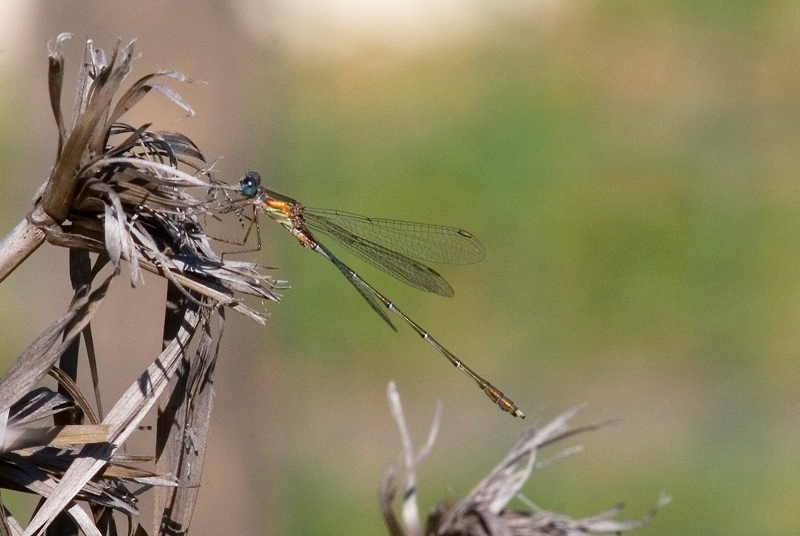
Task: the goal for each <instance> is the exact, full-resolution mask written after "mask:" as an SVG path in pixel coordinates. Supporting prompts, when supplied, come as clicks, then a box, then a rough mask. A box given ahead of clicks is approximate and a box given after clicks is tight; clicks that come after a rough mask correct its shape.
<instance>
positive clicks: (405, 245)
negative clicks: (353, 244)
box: [303, 207, 485, 264]
mask: <svg viewBox="0 0 800 536" xmlns="http://www.w3.org/2000/svg"><path fill="white" fill-rule="evenodd" d="M303 214H304V215H305V216H306V221H309V220H327V221H328V222H331V223H333V224H335V225H336V226H338V227H339V228H341V229H343V230H345V231H347V232H348V233H350V234H351V235H355V236H357V237H360V238H362V239H364V240H366V241H368V242H371V243H374V244H379V245H381V246H384V247H385V248H387V249H391V250H393V251H395V252H397V253H400V254H401V255H404V256H406V257H410V258H412V259H416V260H418V261H423V262H441V263H445V264H471V263H474V262H478V261H480V260H481V259H483V257H484V255H485V252H484V250H483V246H482V245H481V243H480V242H479V241H478V239H477V238H475V237H474V236H472V234H470V233H469V232H468V231H465V230H463V229H457V228H455V227H446V226H443V225H431V224H427V223H415V222H408V221H399V220H389V219H385V218H367V217H365V216H359V215H358V214H351V213H349V212H342V211H339V210H326V209H318V208H308V207H304V209H303ZM334 238H336V237H334ZM342 245H344V244H342Z"/></svg>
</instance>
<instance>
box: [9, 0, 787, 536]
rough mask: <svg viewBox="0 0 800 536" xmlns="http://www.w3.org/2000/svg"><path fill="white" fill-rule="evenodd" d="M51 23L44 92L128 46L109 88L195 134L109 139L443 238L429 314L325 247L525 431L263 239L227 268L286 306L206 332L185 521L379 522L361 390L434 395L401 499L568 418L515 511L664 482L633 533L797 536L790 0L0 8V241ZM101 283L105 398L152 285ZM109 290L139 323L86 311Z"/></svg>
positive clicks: (632, 513) (327, 277)
mask: <svg viewBox="0 0 800 536" xmlns="http://www.w3.org/2000/svg"><path fill="white" fill-rule="evenodd" d="M65 31H68V32H72V33H74V34H75V38H74V39H73V40H72V41H71V42H69V43H68V44H67V46H66V47H65V49H64V51H65V56H66V59H67V71H68V72H71V73H73V74H74V73H75V72H76V71H77V68H78V62H79V61H80V57H81V51H82V44H83V41H84V39H85V38H86V37H90V38H92V39H94V40H95V42H96V44H97V46H100V47H102V48H104V49H106V50H107V51H110V49H111V48H112V47H113V45H114V44H115V43H116V40H117V38H122V40H123V41H124V42H127V41H128V40H130V39H132V38H137V39H138V43H137V50H138V51H139V52H141V53H142V55H143V57H142V59H141V61H140V62H139V64H138V67H137V70H136V71H135V72H134V77H136V76H140V75H143V74H145V73H147V72H150V71H152V70H155V69H159V68H161V69H167V68H169V69H176V70H179V71H181V72H183V73H184V74H186V75H187V76H190V77H192V78H195V79H197V80H203V81H205V82H207V83H208V85H207V86H197V85H186V84H176V83H172V82H168V83H169V84H170V85H171V86H172V87H174V88H175V89H177V90H178V92H179V93H180V94H181V95H182V96H183V97H184V98H185V99H186V100H188V101H189V102H190V103H191V105H192V106H193V107H194V108H195V110H197V112H198V117H196V118H191V119H185V120H183V121H180V122H178V123H176V122H175V120H176V119H177V118H179V117H181V115H182V112H181V111H180V110H179V109H177V108H176V107H175V106H174V105H172V104H171V103H170V102H169V101H168V100H167V99H164V98H162V97H160V96H158V95H153V96H151V97H148V103H147V104H146V105H145V106H144V107H143V109H142V110H140V115H137V116H134V117H129V118H128V120H129V121H130V122H132V123H134V124H137V125H138V124H140V123H141V122H144V121H152V120H153V119H154V118H155V119H156V120H157V124H156V126H157V127H159V128H167V129H175V130H181V131H182V132H184V133H186V134H188V135H189V136H191V137H192V138H193V139H194V140H195V141H196V142H197V143H198V144H199V145H200V146H201V147H202V148H203V149H204V150H205V151H206V152H207V154H208V156H209V157H211V158H217V157H223V159H222V160H221V162H220V164H219V166H218V170H219V173H220V177H221V178H224V179H226V180H228V181H229V182H234V181H236V180H237V179H238V178H239V177H240V176H241V175H242V174H243V173H244V172H245V171H247V170H250V169H255V170H259V171H260V172H261V173H262V175H263V176H264V178H265V181H266V182H267V183H268V187H270V188H272V189H274V190H276V191H279V192H281V193H284V194H286V195H289V196H292V197H295V198H297V199H299V200H300V201H301V202H303V203H305V204H307V205H310V206H319V207H330V208H339V209H342V210H347V211H353V212H358V213H362V214H366V215H371V216H383V217H390V218H399V219H408V220H412V221H426V222H431V223H442V224H450V225H455V226H459V227H462V228H465V229H469V230H471V231H472V232H474V233H475V234H476V235H477V236H478V237H479V238H480V239H481V241H482V242H483V243H484V245H485V247H486V249H487V257H486V259H485V260H484V261H483V262H481V263H480V264H477V265H471V266H462V267H449V266H437V269H440V271H441V272H442V274H443V275H444V276H445V277H446V278H447V279H448V280H449V281H450V282H451V283H452V285H453V287H454V288H455V289H456V296H455V297H454V298H450V299H444V298H440V297H438V296H431V295H424V294H423V293H420V292H417V291H415V290H413V289H410V288H404V286H403V285H402V284H400V283H398V282H397V281H395V280H393V279H392V278H390V277H388V276H385V275H383V274H381V273H377V272H376V270H373V269H372V268H371V267H368V266H364V263H361V262H359V261H357V260H353V259H352V258H351V257H350V256H348V255H345V254H343V255H342V258H343V260H345V261H346V262H348V263H350V264H351V265H352V266H353V267H354V268H355V269H357V270H360V271H361V272H362V273H363V275H364V276H365V277H366V279H367V280H368V281H370V282H371V283H373V284H374V285H375V286H376V287H377V288H378V289H380V290H382V291H383V292H385V293H386V294H387V295H388V296H390V297H391V298H392V299H394V300H395V301H396V303H397V304H398V305H399V307H400V308H401V309H403V310H404V311H406V312H407V313H408V314H409V315H410V316H412V317H413V318H414V319H416V320H417V321H418V322H419V323H420V324H422V325H423V326H425V327H426V328H427V329H429V330H430V331H431V332H432V333H433V335H434V336H435V337H436V338H437V339H438V340H440V341H441V342H442V343H443V344H444V345H445V346H447V347H448V348H449V349H451V350H452V351H453V352H454V353H456V354H457V355H458V356H460V357H462V358H463V359H464V360H465V361H466V362H467V363H468V364H470V365H471V366H473V367H474V368H475V369H476V370H477V371H478V372H480V373H481V374H483V375H485V376H486V377H487V378H488V379H490V380H491V381H493V382H494V383H495V384H496V385H497V386H499V387H500V388H501V389H503V390H504V391H505V392H506V393H507V394H508V395H510V396H511V397H512V398H513V399H514V400H515V401H516V402H517V403H518V404H519V405H520V406H521V407H522V409H523V410H524V411H525V412H526V413H527V414H528V415H529V416H530V417H529V420H528V421H526V422H521V421H519V420H517V419H512V418H510V417H509V416H507V415H505V414H502V413H500V412H499V411H497V409H496V408H493V407H492V406H491V405H490V404H489V403H488V402H487V401H486V400H485V398H484V397H483V395H481V394H480V393H479V392H478V391H477V390H476V389H475V388H474V386H473V385H470V383H469V382H468V380H467V379H466V378H465V377H463V376H462V375H461V374H459V373H458V372H457V371H456V370H454V369H453V368H452V367H451V366H450V365H449V364H447V363H446V361H445V360H444V359H443V358H442V357H441V356H439V355H438V354H436V353H435V352H434V350H433V349H431V348H429V347H428V346H427V345H426V344H424V343H423V342H421V341H419V340H418V338H417V337H416V336H415V335H414V334H413V333H412V332H410V330H408V329H404V327H403V326H399V328H400V331H399V333H397V334H394V333H392V332H391V330H389V329H388V328H386V326H384V325H383V323H382V322H381V321H380V319H379V318H378V317H377V316H376V315H375V314H374V313H373V312H372V311H370V309H369V308H368V307H367V306H366V305H365V304H364V303H363V300H362V299H361V298H360V297H359V296H358V295H357V293H356V292H355V291H354V290H353V289H352V288H351V286H350V285H349V284H348V283H347V282H346V281H345V280H344V279H343V278H342V277H341V275H340V274H339V273H338V272H337V271H336V270H335V269H334V268H333V267H332V266H330V265H329V263H327V262H326V261H324V260H323V259H322V258H321V257H319V256H318V255H314V254H312V253H310V252H308V251H305V250H303V249H302V248H300V247H298V245H297V243H296V242H295V241H294V240H293V239H292V238H291V237H289V236H288V235H287V234H286V233H285V232H284V231H283V230H282V229H280V228H278V227H277V226H275V225H270V222H264V224H265V225H262V239H263V242H264V248H263V251H261V252H260V253H258V254H252V255H251V256H249V257H247V258H253V259H258V260H259V261H261V262H263V263H265V264H269V265H271V266H276V267H278V268H279V269H278V270H276V272H275V276H276V277H278V278H283V279H288V280H289V281H290V284H291V286H292V288H291V290H288V291H286V292H285V296H284V300H283V302H282V303H280V304H273V303H267V304H264V307H265V308H266V310H267V311H268V312H269V313H270V314H271V318H270V321H269V323H268V324H267V326H266V327H261V326H259V325H256V324H254V323H252V322H249V321H248V320H246V319H244V318H241V317H239V316H237V315H234V314H229V316H228V324H227V333H226V336H225V339H224V341H223V355H222V356H221V359H220V362H219V364H218V366H217V376H216V387H217V398H216V408H215V415H214V421H213V423H212V437H211V440H210V447H209V451H208V455H207V462H206V471H205V475H204V484H203V489H202V491H201V494H200V499H199V503H198V511H197V514H196V516H195V518H194V524H193V526H192V533H193V534H195V535H214V534H223V533H229V534H290V535H315V534H343V533H347V534H385V529H384V527H383V525H382V521H381V519H380V516H379V513H378V506H377V486H378V482H379V480H380V477H381V474H382V472H383V470H384V468H385V467H386V465H387V464H388V463H389V462H390V461H392V460H394V459H395V457H396V454H397V453H398V452H399V448H400V447H399V439H398V435H397V433H396V430H395V428H394V426H393V423H392V421H391V419H390V416H389V412H388V409H387V405H386V402H385V389H386V384H387V382H388V381H389V380H391V379H394V380H396V381H397V383H398V388H399V390H400V394H401V396H402V397H403V401H404V403H405V407H406V410H407V412H408V414H409V422H410V426H411V428H412V434H414V435H415V436H416V437H417V438H418V440H419V441H420V442H421V441H422V440H423V439H424V437H425V434H426V433H427V426H428V424H429V422H430V418H431V415H432V413H433V407H434V404H435V402H436V401H438V400H441V401H442V403H443V407H444V413H443V424H442V430H441V434H440V437H439V440H438V442H437V445H436V447H435V449H434V451H433V453H432V455H431V457H430V458H429V460H428V461H427V462H426V463H425V464H424V465H423V466H422V468H421V470H420V474H419V492H420V502H421V506H422V508H423V511H425V510H427V508H429V507H432V506H434V505H435V504H437V503H439V502H441V501H444V500H447V499H449V498H453V497H459V496H462V495H464V494H465V493H467V492H468V491H469V490H470V489H471V488H472V486H473V485H475V484H476V483H477V482H478V481H479V480H480V479H481V478H482V477H483V476H484V475H485V474H486V473H487V472H488V471H489V470H490V469H491V467H493V466H494V464H495V463H497V461H499V460H500V459H501V457H502V456H503V454H504V453H505V451H506V449H507V448H508V446H510V445H511V444H512V443H513V441H514V440H515V439H516V437H517V436H518V434H519V433H520V432H521V431H522V429H523V427H524V426H526V425H528V424H529V423H530V422H531V421H534V422H536V421H537V420H539V421H542V420H544V419H548V418H550V417H552V416H554V415H555V414H557V413H560V412H561V411H563V410H564V409H566V408H567V407H570V406H573V405H575V404H577V403H581V402H586V403H587V408H586V409H585V410H584V412H583V414H582V415H581V417H580V418H581V419H583V422H589V421H592V420H601V419H605V418H608V417H618V418H620V419H621V421H620V422H619V423H617V424H616V425H614V426H613V427H610V428H607V429H604V430H602V431H600V432H597V433H594V434H591V435H587V436H583V437H581V438H580V441H579V442H580V443H581V444H584V445H585V446H586V451H585V452H584V453H582V454H581V455H580V456H578V457H576V458H572V459H570V460H568V461H566V462H563V463H560V464H558V465H555V466H551V467H548V468H547V469H545V470H543V471H541V472H539V473H536V474H535V475H534V477H533V478H532V480H531V481H530V482H529V484H528V485H527V487H526V488H525V493H526V495H527V496H528V497H529V498H530V499H531V500H532V501H534V502H535V503H537V504H538V505H540V506H541V507H543V508H548V509H557V510H559V511H561V512H562V513H565V514H569V515H573V516H585V515H590V514H593V513H596V512H598V511H600V510H603V509H606V508H609V507H611V506H612V505H614V504H615V503H617V502H619V501H624V502H625V503H626V504H627V505H628V508H627V509H626V511H625V515H627V516H629V517H638V516H641V515H644V514H645V513H646V512H647V510H648V509H649V508H650V507H651V506H652V505H653V504H654V503H655V501H656V499H657V497H658V494H659V493H660V492H662V491H665V492H667V493H669V494H670V495H672V496H673V497H674V501H673V503H672V504H671V505H670V506H669V507H667V508H666V509H665V510H663V511H662V512H661V513H660V514H659V515H658V516H657V517H656V519H655V520H654V522H653V523H652V524H651V525H650V526H648V527H645V528H643V529H641V530H639V531H637V532H636V533H637V534H641V535H656V534H665V535H666V534H697V535H700V534H702V535H716V534H719V535H723V534H724V535H752V534H792V533H796V532H797V530H798V527H800V509H799V508H798V504H800V454H798V451H799V450H800V449H799V448H798V445H800V433H798V430H799V428H800V422H799V421H800V394H799V393H800V390H798V384H799V382H800V374H798V362H797V361H798V360H797V357H798V351H799V350H800V344H798V342H799V341H800V333H799V332H798V327H799V326H800V253H798V236H799V235H798V225H800V151H799V150H798V148H800V10H798V8H797V6H796V5H795V4H794V3H792V2H771V3H753V2H715V1H712V2H704V3H701V4H699V5H698V4H696V3H694V2H679V1H673V2H662V3H659V4H658V6H653V5H650V4H649V3H639V2H625V1H608V2H570V1H563V0H562V1H538V2H536V1H521V0H504V1H503V2H492V1H490V0H434V1H430V0H429V1H427V2H423V1H417V0H404V1H401V0H378V1H373V2H366V1H359V0H329V1H320V0H303V1H291V0H275V1H273V2H258V1H256V0H240V1H231V2H212V1H206V2H187V1H176V2H160V1H140V2H128V3H121V2H115V3H101V2H91V1H70V2H32V1H25V0H5V3H4V9H3V10H1V12H0V97H1V98H2V102H3V103H4V105H3V106H2V107H0V136H2V137H3V138H2V143H0V184H2V190H0V191H2V195H0V203H2V206H1V208H2V210H0V232H2V233H3V234H4V233H5V232H7V231H8V230H10V229H11V228H12V226H13V225H14V224H15V223H16V222H17V221H19V219H20V218H21V217H23V216H24V214H25V212H26V210H27V208H26V207H27V206H28V203H29V200H30V199H31V197H32V196H33V194H34V192H35V190H36V189H37V187H38V186H39V185H40V184H41V182H42V181H43V180H44V179H45V178H46V177H47V175H48V172H49V167H50V165H51V163H52V161H53V159H54V158H55V142H56V130H55V126H54V124H53V121H52V118H51V113H50V108H49V102H48V96H47V83H46V72H47V47H46V43H47V41H48V40H50V39H51V38H53V37H55V36H56V35H57V34H58V33H60V32H65ZM65 87H66V88H67V89H66V90H65V95H66V97H65V103H66V104H67V108H69V102H70V99H71V97H72V95H71V89H72V87H73V86H72V85H71V84H70V83H69V82H68V83H67V84H66V85H65ZM66 268H67V254H66V252H65V251H61V250H57V249H56V248H53V247H51V246H47V245H46V246H44V247H42V248H41V250H40V251H38V252H37V253H36V254H35V255H34V256H32V257H31V258H30V259H29V260H28V262H26V263H25V265H23V267H22V268H20V269H19V270H17V272H16V273H14V274H13V275H12V276H11V277H10V278H9V279H8V280H6V281H5V282H4V284H3V285H0V300H2V303H3V304H4V308H3V310H5V311H9V312H11V313H7V314H6V315H5V316H4V318H3V319H2V320H1V321H0V336H1V337H2V338H1V339H0V340H2V343H3V344H2V346H1V347H2V360H3V366H4V367H6V368H7V366H8V365H9V364H10V362H11V361H12V360H13V359H14V358H15V357H16V356H17V355H18V354H19V352H20V351H22V349H24V348H25V347H26V346H27V345H28V344H29V343H30V341H31V340H33V338H34V337H35V336H36V335H37V334H38V333H39V332H40V331H41V330H42V329H43V328H44V327H45V326H46V325H47V324H48V323H49V322H51V321H52V320H53V319H54V318H56V316H57V315H59V314H60V313H61V312H62V311H63V310H64V309H65V308H66V307H67V305H68V300H69V295H70V294H69V292H68V289H69V280H68V277H67V270H66ZM128 287H129V285H128V284H127V281H126V278H119V280H118V281H117V282H116V283H115V287H114V291H115V294H116V295H115V296H114V300H110V301H109V302H108V303H106V304H105V305H104V307H105V313H104V314H103V315H102V318H101V319H100V320H99V321H98V323H97V325H96V326H95V334H96V337H97V339H98V340H97V344H98V348H99V352H100V356H101V358H102V362H101V367H102V368H101V375H102V377H103V379H104V381H106V382H113V385H116V386H117V387H116V388H117V391H116V392H111V391H109V392H108V393H107V397H108V398H107V400H106V404H107V405H109V406H110V404H111V403H112V402H113V400H115V398H116V396H118V395H119V394H120V393H121V392H122V390H123V389H124V388H125V387H126V386H127V385H129V384H130V382H132V381H133V379H134V378H135V377H136V375H138V374H139V373H140V371H141V370H142V369H143V368H144V367H145V366H146V365H147V364H148V363H149V362H150V361H151V360H152V359H153V357H154V356H155V355H156V353H157V352H158V351H159V345H160V334H161V321H162V316H163V307H162V306H161V302H162V300H163V295H164V288H165V287H164V284H163V283H162V282H161V281H159V280H157V279H156V278H149V279H148V280H147V282H146V285H145V286H144V287H143V288H139V289H136V290H131V289H129V288H128ZM131 302H132V303H134V304H135V306H136V308H137V310H138V311H139V313H140V314H139V315H138V316H137V317H136V318H131V317H130V316H129V315H125V316H123V315H121V314H119V311H121V310H122V304H123V303H124V304H128V303H131ZM256 305H258V304H256ZM126 307H128V305H126ZM149 439H151V438H148V437H146V434H143V438H142V439H141V449H142V452H144V451H146V449H148V448H151V447H150V443H149V442H148V441H149ZM4 500H5V497H4ZM15 500H16V501H17V503H16V504H19V505H20V506H19V507H20V508H22V507H24V501H22V500H20V499H15Z"/></svg>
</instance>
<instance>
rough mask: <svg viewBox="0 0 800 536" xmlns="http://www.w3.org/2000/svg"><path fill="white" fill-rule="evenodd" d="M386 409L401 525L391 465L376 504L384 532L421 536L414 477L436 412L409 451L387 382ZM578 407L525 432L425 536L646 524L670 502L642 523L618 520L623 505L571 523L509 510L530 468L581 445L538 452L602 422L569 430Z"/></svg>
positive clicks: (557, 534)
mask: <svg viewBox="0 0 800 536" xmlns="http://www.w3.org/2000/svg"><path fill="white" fill-rule="evenodd" d="M388 395H389V406H390V408H391V410H392V415H393V416H394V419H395V422H396V423H397V427H398V429H399V431H400V439H401V443H402V447H403V466H404V479H403V480H404V482H403V488H404V491H403V500H402V504H401V505H400V510H401V519H402V523H401V522H400V521H399V520H398V519H397V516H396V515H395V512H394V506H393V505H394V501H395V498H396V497H397V487H396V485H395V479H396V475H397V471H398V470H397V467H396V465H390V466H389V467H388V468H387V470H386V472H385V473H384V475H383V480H382V482H381V487H380V504H381V512H382V513H383V517H384V520H385V521H386V525H387V526H388V527H389V533H390V534H391V535H392V536H420V535H421V534H423V532H422V531H421V527H422V524H421V522H420V517H419V508H418V507H417V490H416V473H417V468H418V467H419V465H420V464H421V463H422V461H423V460H424V459H425V458H426V457H427V456H428V455H429V454H430V452H431V449H432V448H433V443H434V441H435V440H436V435H437V433H438V430H439V416H440V412H439V408H437V411H436V414H435V416H434V419H433V424H432V425H431V430H430V433H429V434H428V440H427V442H426V443H425V445H424V446H423V447H422V448H421V449H420V450H419V452H417V453H414V448H413V446H412V443H411V436H410V435H409V432H408V427H407V426H406V422H405V417H404V415H403V410H402V407H401V405H400V396H399V395H398V394H397V390H396V388H395V386H394V383H390V384H389V390H388ZM579 410H580V408H573V409H571V410H568V411H566V412H564V413H562V414H561V415H559V416H558V417H556V418H555V419H553V420H552V421H550V422H549V423H547V424H545V425H544V426H536V425H533V426H531V427H529V428H527V429H526V430H525V431H524V432H523V433H522V435H521V436H520V438H519V439H518V440H517V442H516V443H515V444H514V445H513V446H512V447H511V450H509V452H508V454H506V457H505V458H504V459H503V461H501V462H500V464H499V465H498V466H497V467H495V468H494V469H493V470H492V471H491V473H489V476H487V477H486V478H485V479H483V481H482V482H481V483H480V484H478V485H477V486H475V488H474V489H473V490H472V491H471V492H470V493H469V495H467V496H466V497H464V498H463V499H459V500H451V501H448V502H446V503H444V504H441V505H439V506H438V507H436V508H434V509H433V511H432V512H431V514H430V516H429V517H428V523H427V526H426V527H425V532H424V534H425V535H426V536H445V535H447V536H581V535H586V534H620V533H622V532H624V531H628V530H632V529H635V528H638V527H641V526H642V525H645V524H647V523H649V522H650V520H651V519H652V518H653V516H654V515H655V514H656V511H658V510H659V509H660V508H662V507H663V506H665V505H666V504H667V503H669V501H670V498H669V497H668V496H666V495H662V496H661V497H660V498H659V501H658V504H657V505H656V506H655V508H653V510H652V511H651V512H650V513H649V514H648V515H647V516H646V517H644V518H642V519H635V520H630V521H618V520H615V519H613V518H614V516H616V515H617V514H619V513H620V512H621V511H622V508H623V505H616V506H614V507H613V508H611V509H609V510H606V511H605V512H601V513H599V514H597V515H594V516H591V517H585V518H583V519H572V518H570V517H567V516H565V515H562V514H558V513H555V512H548V511H545V510H541V509H537V508H534V509H533V511H525V510H519V509H508V508H507V505H508V503H509V502H510V501H511V499H513V498H514V497H519V498H521V499H523V501H524V502H525V503H527V504H530V505H531V506H533V504H532V503H530V501H527V500H526V499H524V497H523V496H522V495H520V490H521V489H522V486H523V485H524V484H525V482H526V481H527V480H528V477H530V475H531V473H532V472H533V470H534V469H538V468H541V467H544V466H546V465H549V464H551V463H553V462H555V461H558V460H561V459H563V458H566V457H567V456H571V455H572V454H575V453H577V452H579V451H580V450H581V449H580V447H572V448H569V449H566V450H564V451H562V452H561V453H560V454H558V455H556V456H555V457H554V458H550V459H548V460H544V461H539V462H537V461H536V459H537V454H538V453H539V450H540V449H542V448H544V447H548V446H550V445H552V444H554V443H557V442H559V441H562V440H564V439H567V438H569V437H573V436H575V435H577V434H580V433H583V432H587V431H591V430H597V429H598V428H600V427H602V426H604V425H605V424H607V423H599V424H591V425H588V426H582V427H577V428H571V427H570V426H569V421H570V420H571V419H572V418H573V417H575V415H576V414H577V413H578V411H579Z"/></svg>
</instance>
